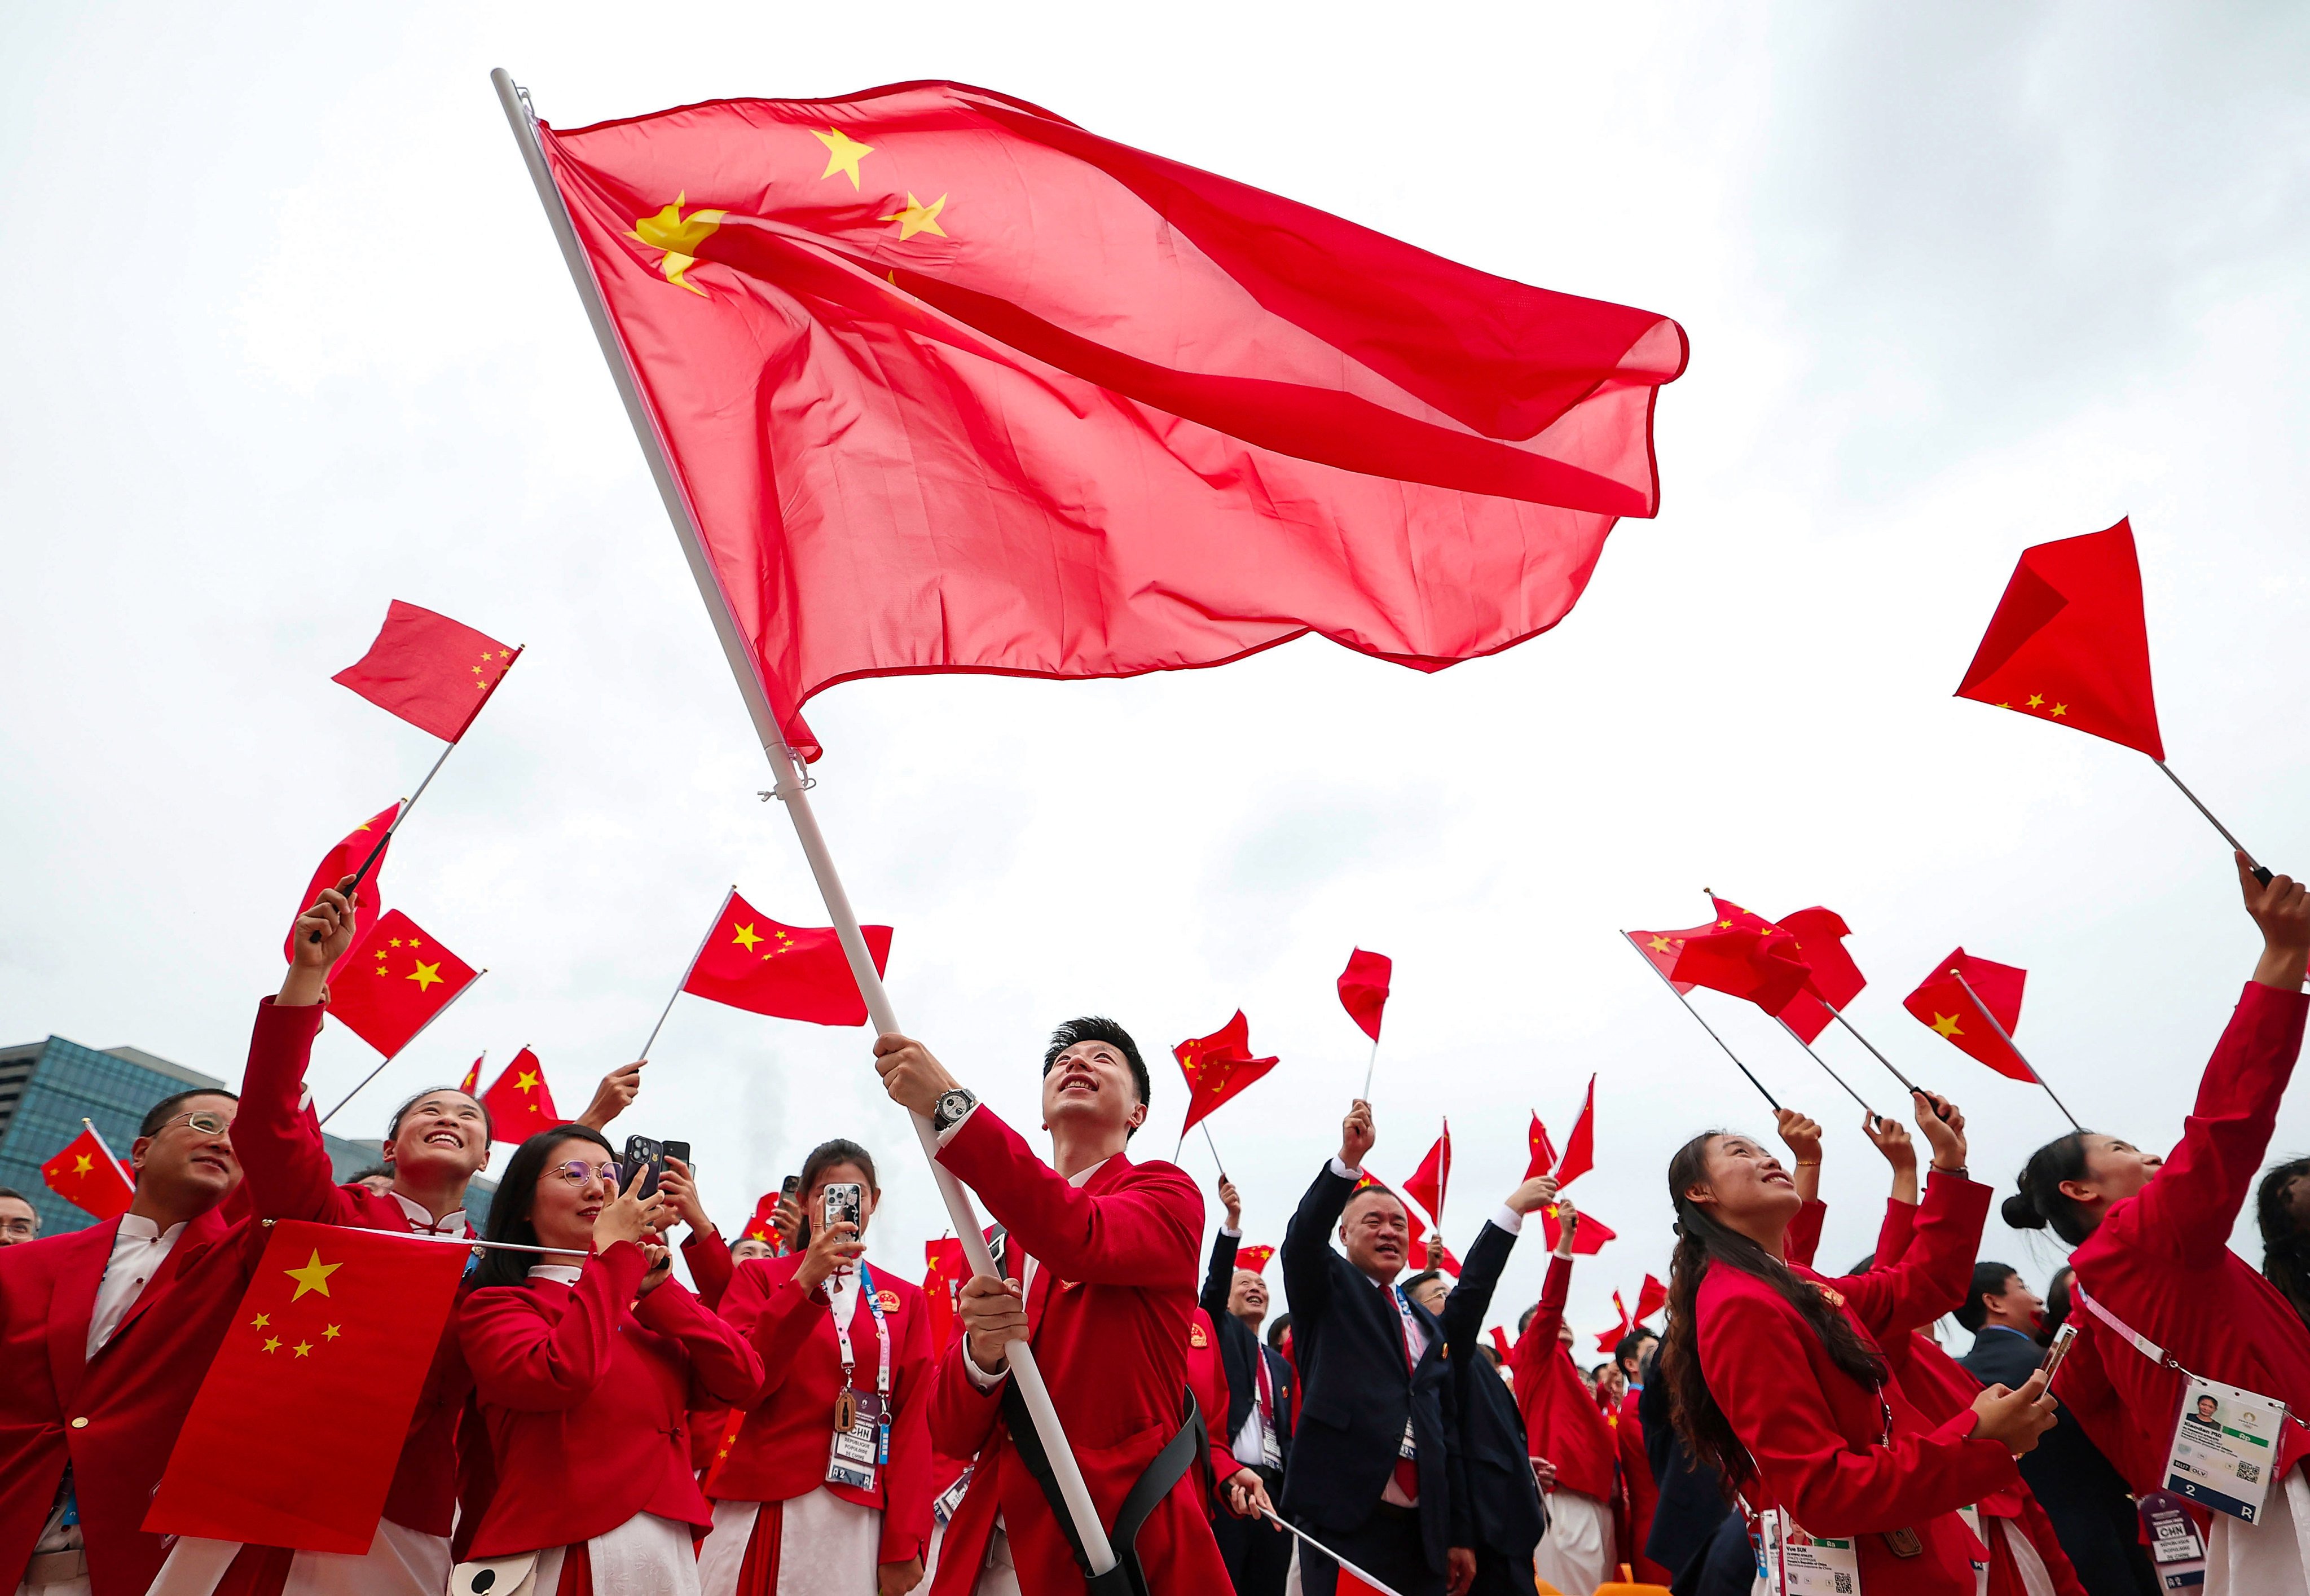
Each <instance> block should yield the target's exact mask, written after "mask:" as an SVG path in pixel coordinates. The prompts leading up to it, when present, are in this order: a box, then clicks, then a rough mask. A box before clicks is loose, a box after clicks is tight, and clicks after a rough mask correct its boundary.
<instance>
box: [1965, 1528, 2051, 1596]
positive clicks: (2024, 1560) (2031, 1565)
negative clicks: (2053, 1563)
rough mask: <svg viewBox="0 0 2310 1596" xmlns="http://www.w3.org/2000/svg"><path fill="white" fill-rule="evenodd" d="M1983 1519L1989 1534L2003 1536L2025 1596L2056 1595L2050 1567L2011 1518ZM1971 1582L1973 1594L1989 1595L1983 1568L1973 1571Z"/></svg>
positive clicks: (1987, 1582)
mask: <svg viewBox="0 0 2310 1596" xmlns="http://www.w3.org/2000/svg"><path fill="white" fill-rule="evenodd" d="M1984 1522H1985V1526H1986V1528H1987V1530H1988V1531H1989V1533H1990V1534H1992V1535H2002V1536H2003V1537H2004V1538H2005V1549H2006V1550H2007V1551H2009V1552H2011V1553H2012V1554H2013V1567H2014V1570H2015V1572H2017V1573H2019V1574H2020V1575H2021V1589H2022V1590H2023V1591H2024V1592H2028V1596H2060V1592H2058V1591H2056V1590H2055V1589H2054V1574H2053V1570H2051V1569H2050V1568H2047V1567H2046V1566H2045V1558H2043V1557H2039V1556H2038V1555H2037V1548H2036V1545H2035V1544H2034V1543H2033V1542H2032V1541H2031V1540H2030V1539H2029V1538H2028V1536H2027V1535H2024V1534H2023V1533H2022V1532H2021V1531H2020V1530H2019V1527H2017V1526H2016V1524H2015V1523H2014V1522H2013V1521H2012V1520H2011V1519H2010V1518H1987V1517H1986V1515H1984ZM1973 1584H1974V1590H1975V1591H1976V1592H1977V1596H1989V1570H1988V1569H1987V1568H1986V1567H1984V1568H1981V1569H1979V1570H1978V1571H1976V1573H1975V1574H1974V1576H1973Z"/></svg>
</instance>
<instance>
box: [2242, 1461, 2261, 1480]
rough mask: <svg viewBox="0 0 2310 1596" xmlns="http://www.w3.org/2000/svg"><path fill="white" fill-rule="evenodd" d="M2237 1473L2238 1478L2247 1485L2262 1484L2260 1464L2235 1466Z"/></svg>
mask: <svg viewBox="0 0 2310 1596" xmlns="http://www.w3.org/2000/svg"><path fill="white" fill-rule="evenodd" d="M2237 1472H2238V1478H2239V1479H2243V1480H2244V1481H2245V1483H2246V1484H2248V1485H2259V1484H2261V1483H2262V1465H2261V1464H2260V1463H2240V1464H2239V1465H2238V1466H2237Z"/></svg>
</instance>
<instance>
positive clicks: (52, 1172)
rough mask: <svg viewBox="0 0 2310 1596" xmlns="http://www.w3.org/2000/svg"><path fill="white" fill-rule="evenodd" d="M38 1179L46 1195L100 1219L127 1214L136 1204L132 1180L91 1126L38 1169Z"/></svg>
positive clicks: (133, 1180)
mask: <svg viewBox="0 0 2310 1596" xmlns="http://www.w3.org/2000/svg"><path fill="white" fill-rule="evenodd" d="M40 1178H41V1179H42V1180H44V1181H46V1182H48V1190H49V1191H51V1192H54V1193H56V1195H57V1196H59V1197H61V1198H63V1199H64V1200H65V1201H66V1202H69V1203H71V1204H73V1205H74V1207H76V1208H79V1209H81V1210H84V1211H85V1212H88V1213H91V1214H94V1215H95V1216H96V1217H97V1218H98V1219H113V1218H116V1217H117V1216H118V1215H121V1214H125V1213H126V1212H127V1211H128V1205H129V1204H130V1203H131V1202H133V1201H135V1200H136V1181H135V1176H133V1175H130V1174H129V1173H128V1171H127V1170H126V1168H124V1167H122V1166H121V1163H120V1161H119V1160H118V1159H117V1158H114V1157H113V1156H112V1149H109V1148H108V1147H106V1146H105V1145H104V1138H103V1137H101V1136H100V1135H98V1134H97V1133H96V1127H95V1126H93V1125H90V1126H87V1127H86V1128H84V1129H83V1131H82V1132H81V1133H80V1134H79V1135H77V1136H75V1137H74V1138H73V1139H72V1140H71V1141H67V1142H65V1145H64V1147H63V1149H61V1150H59V1151H58V1152H57V1154H56V1157H55V1158H50V1159H49V1160H48V1162H47V1163H45V1164H43V1165H41V1166H40Z"/></svg>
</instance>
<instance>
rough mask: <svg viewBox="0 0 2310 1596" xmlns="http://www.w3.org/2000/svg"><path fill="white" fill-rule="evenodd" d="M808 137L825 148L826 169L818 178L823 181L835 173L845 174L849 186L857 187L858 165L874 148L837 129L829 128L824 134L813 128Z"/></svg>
mask: <svg viewBox="0 0 2310 1596" xmlns="http://www.w3.org/2000/svg"><path fill="white" fill-rule="evenodd" d="M810 136H811V137H812V138H814V139H816V140H817V141H818V142H819V143H821V144H824V145H825V146H826V169H825V170H824V171H822V172H821V173H819V174H818V175H819V177H820V178H821V179H824V178H830V177H832V176H834V174H835V173H837V172H842V173H846V174H847V176H848V177H849V178H850V186H851V187H853V188H855V187H857V186H858V163H859V162H860V161H862V160H865V159H866V157H868V156H869V155H872V154H873V153H874V146H873V145H872V144H862V143H859V142H858V141H857V140H856V139H855V138H852V137H851V136H850V135H849V134H847V133H845V132H843V131H842V129H840V128H839V127H829V128H828V129H827V130H826V131H825V132H824V133H821V132H819V131H818V129H817V128H815V127H813V128H812V129H811V130H810Z"/></svg>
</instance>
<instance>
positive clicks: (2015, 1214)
mask: <svg viewBox="0 0 2310 1596" xmlns="http://www.w3.org/2000/svg"><path fill="white" fill-rule="evenodd" d="M1997 1211H1998V1214H1999V1216H2000V1217H2001V1218H2002V1219H2004V1221H2005V1222H2006V1223H2007V1224H2008V1225H2010V1226H2011V1227H2013V1228H2014V1229H2016V1230H2043V1229H2044V1228H2045V1215H2043V1214H2041V1213H2039V1212H2038V1211H2037V1205H2036V1203H2035V1202H2032V1201H2029V1194H2028V1193H2026V1192H2016V1193H2013V1195H2012V1196H2010V1197H2008V1198H2007V1199H2006V1200H2005V1201H2004V1204H2003V1206H2002V1207H2001V1208H1999V1210H1997Z"/></svg>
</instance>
